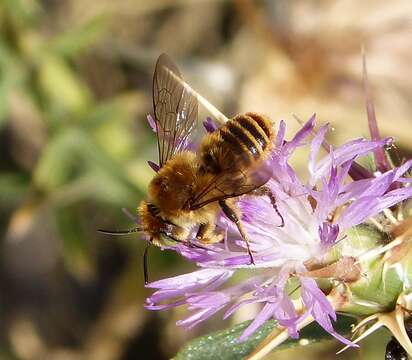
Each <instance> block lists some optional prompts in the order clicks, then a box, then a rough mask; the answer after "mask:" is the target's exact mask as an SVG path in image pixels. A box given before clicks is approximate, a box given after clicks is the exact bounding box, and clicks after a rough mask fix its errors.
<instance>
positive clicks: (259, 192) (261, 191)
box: [248, 186, 285, 227]
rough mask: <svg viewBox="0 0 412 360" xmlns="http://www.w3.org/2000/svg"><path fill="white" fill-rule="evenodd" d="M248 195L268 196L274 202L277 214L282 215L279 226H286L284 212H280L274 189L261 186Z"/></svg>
mask: <svg viewBox="0 0 412 360" xmlns="http://www.w3.org/2000/svg"><path fill="white" fill-rule="evenodd" d="M248 195H255V196H267V197H268V198H269V200H270V203H271V204H272V207H273V209H274V210H275V211H276V214H278V216H279V217H280V220H281V224H280V225H279V227H284V226H285V220H284V219H283V216H282V214H281V213H280V211H279V209H278V206H277V204H276V197H275V194H274V193H273V192H272V190H271V189H270V188H269V187H267V186H261V187H260V188H257V189H255V190H253V191H252V192H250V193H249V194H248Z"/></svg>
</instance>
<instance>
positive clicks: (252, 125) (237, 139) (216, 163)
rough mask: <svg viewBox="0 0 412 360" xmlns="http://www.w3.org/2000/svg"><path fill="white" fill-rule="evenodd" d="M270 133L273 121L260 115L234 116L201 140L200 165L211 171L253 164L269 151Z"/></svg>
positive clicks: (272, 135) (216, 171) (273, 134)
mask: <svg viewBox="0 0 412 360" xmlns="http://www.w3.org/2000/svg"><path fill="white" fill-rule="evenodd" d="M274 136H275V133H274V130H273V124H272V123H271V121H270V120H269V119H267V118H265V117H264V116H261V115H258V114H256V113H246V114H244V115H237V116H235V117H234V118H233V119H230V120H229V121H228V122H227V123H226V124H225V125H224V126H222V127H221V128H219V129H218V130H217V131H215V132H214V133H212V134H211V135H209V136H208V137H207V139H205V140H204V141H203V143H202V145H201V147H200V155H201V159H202V163H203V165H202V166H203V168H204V170H205V171H207V172H213V173H218V172H220V171H225V170H226V169H228V168H233V167H235V168H244V167H250V166H253V165H254V164H256V163H258V162H260V161H261V160H263V159H264V158H265V157H266V156H267V154H268V153H269V152H270V151H271V149H272V141H273V138H274Z"/></svg>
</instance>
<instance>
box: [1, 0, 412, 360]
mask: <svg viewBox="0 0 412 360" xmlns="http://www.w3.org/2000/svg"><path fill="white" fill-rule="evenodd" d="M396 3H397V6H395V5H393V3H390V4H388V3H386V2H384V1H374V2H371V1H365V2H357V1H355V0H351V1H336V2H333V4H327V3H326V2H322V1H315V0H312V1H307V2H300V1H287V0H282V1H270V0H267V1H248V0H237V1H233V2H232V1H224V0H221V1H217V0H215V1H212V0H209V1H208V0H204V1H189V0H180V1H172V0H122V1H120V2H113V1H111V0H91V1H88V2H87V3H86V2H84V1H82V0H2V1H1V2H0V149H1V157H0V215H1V216H0V231H1V234H2V242H1V246H2V251H1V258H0V280H1V282H0V287H1V290H2V291H1V296H0V329H1V331H0V334H1V337H0V357H1V358H2V359H22V360H24V359H46V358H47V359H99V360H105V359H136V358H144V359H165V358H170V357H172V356H173V355H174V354H175V353H176V351H177V350H178V349H179V348H180V347H181V345H182V344H184V343H185V342H186V341H187V340H188V339H190V338H193V337H195V336H197V335H200V334H202V333H206V332H207V331H211V330H217V329H219V328H222V327H223V326H224V324H222V322H221V321H220V320H219V319H218V318H216V320H215V321H210V322H208V323H207V324H203V325H201V326H200V327H199V328H197V329H194V330H193V331H191V332H187V331H184V330H182V329H177V328H176V326H175V324H174V322H175V321H176V320H177V319H178V318H181V317H183V316H184V312H183V310H180V309H177V310H176V311H175V312H172V311H170V312H167V313H159V314H154V313H150V312H148V311H146V310H144V308H143V302H144V297H145V296H146V295H147V292H146V290H145V289H144V287H143V281H142V269H141V255H142V249H143V242H142V241H138V240H137V239H136V237H132V236H130V237H124V238H113V237H112V238H109V237H103V236H100V235H98V234H97V233H96V229H97V228H107V229H123V228H129V227H132V226H133V219H129V218H128V217H127V216H125V215H124V214H123V213H122V212H121V210H120V209H121V208H123V207H124V208H127V209H130V211H131V213H133V214H134V213H135V208H136V207H137V204H138V202H139V201H140V200H141V199H142V198H143V197H144V195H145V191H146V186H147V183H148V181H149V180H150V178H151V177H152V175H153V173H152V170H151V169H150V168H149V167H148V166H147V165H146V161H147V160H149V159H154V158H155V154H156V149H155V142H154V136H153V133H152V132H151V131H150V130H149V129H148V127H147V126H146V121H145V116H146V114H147V113H148V112H150V111H151V108H150V104H151V98H150V89H151V75H152V71H153V65H154V61H155V59H156V57H157V56H158V55H159V54H160V53H161V52H168V53H170V54H171V55H172V57H175V58H176V62H177V63H178V64H179V67H181V68H182V72H183V73H184V74H185V77H186V79H188V81H189V83H190V84H193V87H194V88H195V89H197V90H198V91H199V92H201V93H202V94H204V95H205V96H206V97H207V98H208V99H210V100H211V101H212V102H213V103H215V104H216V105H217V106H218V107H219V108H221V109H223V110H224V111H225V112H226V113H227V114H228V115H233V114H235V113H236V112H237V111H244V110H253V111H261V112H264V113H267V114H268V115H270V116H271V117H272V118H273V119H275V120H279V119H280V118H285V119H286V120H287V121H288V128H289V131H291V132H292V131H294V129H296V128H297V127H298V126H299V125H298V123H297V122H296V121H294V120H293V117H292V113H296V114H298V115H299V116H300V117H301V118H305V117H307V116H309V115H310V114H311V113H313V112H317V114H318V116H319V118H320V119H321V121H331V122H332V123H333V124H334V127H335V128H336V131H335V132H334V134H333V136H332V138H333V139H332V140H333V141H334V142H336V143H339V142H342V141H343V140H344V139H347V138H348V137H352V136H354V135H355V136H361V135H366V134H367V130H366V128H367V126H366V120H365V115H364V111H363V97H362V87H361V81H360V79H361V61H360V51H359V49H360V46H361V44H362V43H363V44H365V46H366V49H367V54H368V64H369V69H370V79H371V82H372V84H373V85H374V94H375V98H376V103H377V111H378V117H379V121H380V124H381V126H382V130H383V134H384V135H393V136H395V137H396V138H397V139H398V140H400V142H399V143H398V147H399V149H400V157H402V156H409V155H410V153H411V144H410V133H411V130H412V129H411V127H412V123H411V122H410V117H409V114H410V111H411V106H412V105H411V104H412V101H411V98H412V82H411V81H410V80H409V77H408V76H405V75H404V74H407V73H409V64H410V61H411V59H412V50H411V48H410V46H409V44H408V41H409V40H408V39H410V36H411V35H412V25H411V21H410V12H411V10H412V9H411V4H410V2H408V1H406V0H405V1H404V0H398V1H396ZM354 14H357V16H356V18H355V16H354ZM204 115H205V114H202V116H204ZM395 121H396V123H395ZM296 161H297V166H302V165H303V164H304V158H302V159H299V158H298V159H296ZM150 268H151V276H152V277H153V278H160V277H162V276H168V275H173V274H178V273H180V272H182V271H185V270H188V269H189V268H191V265H190V264H187V263H183V262H182V261H181V260H180V259H178V257H177V256H175V255H174V254H170V253H167V252H161V251H160V250H158V249H154V250H153V251H152V253H151V258H150ZM245 317H248V318H250V317H253V311H252V312H249V313H248V311H245V312H240V313H239V314H238V315H236V316H235V317H234V318H233V320H232V323H234V322H240V321H243V320H244V318H245ZM372 347H373V346H372ZM368 349H369V348H366V350H362V351H363V353H362V358H364V359H367V358H368V356H369V358H371V359H372V358H376V357H374V356H376V352H374V351H376V349H371V350H368ZM334 350H336V348H335V347H333V348H328V349H326V350H319V348H316V349H315V350H313V353H314V354H320V353H322V354H325V351H328V354H329V355H327V356H332V355H330V354H333V351H334ZM304 351H305V354H309V352H308V351H309V350H307V349H305V350H304ZM368 351H370V354H371V355H368ZM308 356H309V355H308ZM314 356H316V355H314ZM346 356H347V358H357V357H358V355H357V353H356V352H348V353H347V355H346ZM382 356H383V355H382ZM308 358H309V357H308Z"/></svg>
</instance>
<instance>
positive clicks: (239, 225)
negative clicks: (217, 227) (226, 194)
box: [219, 200, 255, 265]
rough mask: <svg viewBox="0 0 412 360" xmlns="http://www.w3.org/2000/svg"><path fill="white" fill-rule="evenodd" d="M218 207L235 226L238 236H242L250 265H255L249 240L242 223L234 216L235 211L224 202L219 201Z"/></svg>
mask: <svg viewBox="0 0 412 360" xmlns="http://www.w3.org/2000/svg"><path fill="white" fill-rule="evenodd" d="M219 205H220V207H221V208H222V210H223V212H224V213H225V215H226V216H227V217H228V219H229V220H230V221H232V222H233V223H234V224H235V225H236V227H237V229H238V230H239V233H240V235H241V236H242V239H243V240H244V241H245V242H246V247H247V252H248V254H249V256H250V263H251V264H253V265H255V261H254V259H253V255H252V251H251V250H250V244H249V239H248V237H247V235H246V232H245V230H244V228H243V225H242V222H241V221H240V219H239V216H238V215H237V214H236V211H235V209H233V208H232V207H230V206H229V205H228V203H227V202H226V201H225V200H219Z"/></svg>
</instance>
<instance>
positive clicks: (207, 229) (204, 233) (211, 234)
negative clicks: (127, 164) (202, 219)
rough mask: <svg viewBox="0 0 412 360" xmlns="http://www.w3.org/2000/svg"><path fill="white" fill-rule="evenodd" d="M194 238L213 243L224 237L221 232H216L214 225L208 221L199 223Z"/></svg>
mask: <svg viewBox="0 0 412 360" xmlns="http://www.w3.org/2000/svg"><path fill="white" fill-rule="evenodd" d="M196 239H197V240H199V241H201V242H202V243H205V244H215V243H218V242H221V241H222V240H223V239H224V236H223V234H221V233H218V232H216V227H215V226H214V225H213V224H211V223H210V222H208V223H206V224H200V226H199V230H198V231H197V234H196Z"/></svg>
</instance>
